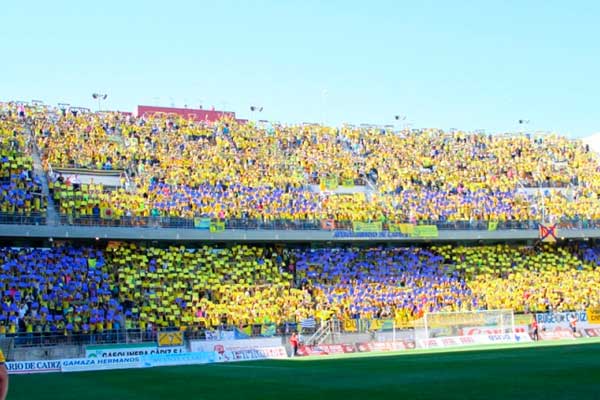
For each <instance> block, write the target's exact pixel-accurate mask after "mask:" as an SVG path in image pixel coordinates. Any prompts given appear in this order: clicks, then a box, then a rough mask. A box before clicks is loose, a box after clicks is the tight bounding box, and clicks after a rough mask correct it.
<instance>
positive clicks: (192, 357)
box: [140, 351, 217, 367]
mask: <svg viewBox="0 0 600 400" xmlns="http://www.w3.org/2000/svg"><path fill="white" fill-rule="evenodd" d="M140 360H141V366H142V367H166V366H172V365H195V364H208V363H213V362H216V361H217V353H215V352H214V351H210V352H196V353H192V352H190V353H178V354H150V355H147V356H141V357H140Z"/></svg>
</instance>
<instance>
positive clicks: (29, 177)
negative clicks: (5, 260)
mask: <svg viewBox="0 0 600 400" xmlns="http://www.w3.org/2000/svg"><path fill="white" fill-rule="evenodd" d="M23 110H24V109H23V108H22V107H16V106H13V107H7V108H4V107H2V108H0V213H2V214H3V217H2V218H3V220H4V221H7V222H10V221H11V219H15V220H17V221H29V222H36V223H40V222H41V218H40V217H41V216H42V215H43V214H44V213H45V209H46V199H45V197H44V196H43V195H42V182H41V180H40V178H39V177H37V176H34V173H33V158H32V156H31V148H30V144H31V143H30V135H29V134H28V133H27V130H26V127H25V125H24V122H23V119H24V111H23Z"/></svg>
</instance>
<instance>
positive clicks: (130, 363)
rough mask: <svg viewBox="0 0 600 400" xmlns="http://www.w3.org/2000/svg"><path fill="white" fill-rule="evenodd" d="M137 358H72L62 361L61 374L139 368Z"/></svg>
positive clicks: (139, 362)
mask: <svg viewBox="0 0 600 400" xmlns="http://www.w3.org/2000/svg"><path fill="white" fill-rule="evenodd" d="M141 366H142V363H141V360H140V357H139V356H133V357H110V358H73V359H68V360H62V362H61V366H60V369H61V371H62V372H78V371H96V370H103V369H124V368H140V367H141Z"/></svg>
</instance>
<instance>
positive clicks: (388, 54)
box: [0, 0, 600, 136]
mask: <svg viewBox="0 0 600 400" xmlns="http://www.w3.org/2000/svg"><path fill="white" fill-rule="evenodd" d="M599 17H600V2H598V1H594V0H590V1H564V0H562V1H552V0H545V1H533V0H531V1H529V0H515V1H492V0H489V1H488V0H485V1H481V0H480V1H401V0H397V1H361V2H355V1H334V0H321V1H313V0H304V1H295V0H281V1H266V0H265V1H224V0H214V1H210V2H204V1H177V0H171V1H152V0H150V1H127V0H121V1H112V0H103V1H81V0H79V1H75V2H70V1H69V2H67V1H60V0H59V1H46V0H45V1H39V0H30V1H27V2H22V1H8V2H3V4H2V7H1V9H0V43H1V45H2V46H1V61H0V77H1V78H0V99H2V100H9V99H11V100H31V99H40V100H44V101H46V102H48V103H57V102H67V103H70V104H72V105H82V106H88V107H92V108H94V109H95V108H96V105H95V103H94V102H93V100H92V99H91V93H92V92H95V91H101V92H106V93H108V95H109V98H108V100H107V102H106V106H105V107H103V108H110V109H123V110H129V111H133V110H134V109H135V107H136V105H138V104H160V105H165V106H169V105H171V103H174V104H175V105H176V106H183V105H184V104H188V105H189V106H196V105H197V104H198V103H200V102H201V103H202V104H203V105H204V106H205V107H210V106H211V105H215V106H216V107H218V108H220V107H222V106H223V104H225V105H226V108H228V109H231V110H233V111H237V112H238V115H239V116H241V117H248V116H250V113H249V111H248V108H249V106H250V105H251V104H256V105H261V106H263V107H264V111H263V113H262V115H261V116H260V118H263V119H269V120H274V121H281V122H303V121H310V122H312V121H315V122H320V121H323V120H325V121H326V122H328V123H330V124H339V123H342V122H351V123H378V124H388V123H393V122H394V121H393V116H394V115H396V114H400V115H406V116H408V121H409V122H411V123H412V124H414V126H415V127H440V128H463V129H480V128H481V129H487V130H489V131H498V130H514V129H516V128H517V122H516V121H517V120H518V119H520V118H524V119H529V120H530V121H531V123H530V126H529V129H539V130H557V131H559V132H561V133H565V134H567V133H570V134H573V135H576V136H585V135H589V134H591V133H594V132H600V118H599V116H600V112H599V105H600V102H599V101H598V94H599V93H600V77H599V72H600V24H599V23H598V18H599Z"/></svg>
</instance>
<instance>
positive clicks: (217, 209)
mask: <svg viewBox="0 0 600 400" xmlns="http://www.w3.org/2000/svg"><path fill="white" fill-rule="evenodd" d="M28 120H29V119H28ZM30 120H31V121H32V122H31V123H32V126H33V131H34V132H35V142H36V144H37V146H38V147H39V148H40V150H41V153H42V158H43V163H44V166H45V167H46V169H47V170H48V171H51V170H52V169H53V168H54V169H56V168H61V167H62V168H65V167H70V168H77V169H79V170H80V171H81V170H83V171H84V172H85V170H112V171H119V172H121V174H122V178H123V179H122V180H121V183H122V185H121V189H124V188H125V185H124V184H123V181H124V179H125V178H124V177H127V179H128V180H130V182H131V185H130V186H128V187H127V190H121V191H115V190H112V189H110V188H105V187H102V188H100V190H94V189H92V192H93V193H91V194H86V193H85V190H84V189H86V190H88V189H89V187H88V188H78V189H76V188H72V187H71V185H70V184H69V182H66V184H65V182H64V180H63V181H60V177H59V176H57V175H56V174H55V175H52V176H51V182H50V184H51V186H52V188H53V189H54V188H56V187H58V191H62V192H63V193H59V194H56V193H55V194H54V198H55V200H56V201H57V202H59V203H60V207H59V208H60V211H61V213H62V214H64V215H71V216H76V217H79V216H84V217H96V218H98V217H99V216H100V215H103V216H104V217H106V218H105V219H107V220H115V219H119V218H122V217H125V216H127V217H150V216H155V217H182V218H194V217H208V218H215V219H221V220H223V219H257V220H313V221H321V220H324V219H333V220H336V221H392V222H409V221H413V222H415V221H416V222H418V221H429V222H434V223H435V222H454V221H499V222H503V221H530V220H535V221H539V220H542V219H545V220H549V221H550V222H557V221H561V220H564V219H580V220H595V219H599V218H600V201H599V200H598V197H597V194H598V192H599V190H600V179H599V176H600V174H598V157H597V155H596V154H595V153H594V152H592V151H590V149H589V148H588V147H587V146H585V145H583V144H582V143H581V142H579V141H575V140H570V139H567V138H565V137H560V136H555V135H544V136H539V137H538V136H532V135H524V134H515V135H485V134H482V133H465V132H444V131H440V130H433V129H425V130H414V131H406V130H405V131H401V132H392V131H391V130H389V129H387V130H385V129H379V128H356V127H351V126H344V127H342V128H332V127H324V126H320V125H316V124H310V125H307V124H304V125H291V126H285V125H279V124H267V125H264V124H262V125H261V124H254V123H239V122H237V121H235V120H222V121H220V122H218V123H214V124H208V123H205V122H197V121H191V120H187V119H185V118H183V117H181V116H176V115H164V114H157V115H150V116H148V115H145V116H139V117H134V116H132V115H129V114H122V113H117V112H103V113H84V112H80V113H75V112H65V111H64V110H54V111H52V110H51V111H43V112H37V113H32V116H31V118H30ZM365 183H368V184H370V185H372V186H368V187H373V188H374V189H373V190H371V191H368V193H367V194H364V193H354V194H341V193H338V191H336V189H338V188H350V187H356V185H363V184H365ZM311 185H313V186H312V187H311ZM315 187H316V189H315ZM523 188H532V190H529V191H527V190H524V189H523ZM96 189H98V188H96ZM536 189H537V190H536ZM77 192H81V193H80V194H77ZM77 197H79V200H84V201H85V202H84V203H83V204H82V202H81V201H79V202H78V201H77V199H76V200H73V199H72V198H77ZM86 197H87V198H86ZM106 210H108V213H104V212H103V211H106Z"/></svg>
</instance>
